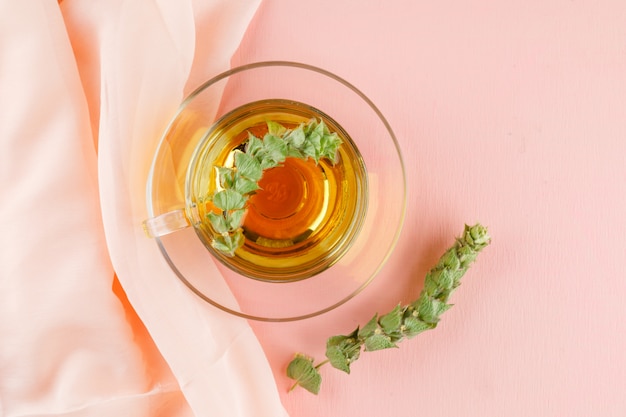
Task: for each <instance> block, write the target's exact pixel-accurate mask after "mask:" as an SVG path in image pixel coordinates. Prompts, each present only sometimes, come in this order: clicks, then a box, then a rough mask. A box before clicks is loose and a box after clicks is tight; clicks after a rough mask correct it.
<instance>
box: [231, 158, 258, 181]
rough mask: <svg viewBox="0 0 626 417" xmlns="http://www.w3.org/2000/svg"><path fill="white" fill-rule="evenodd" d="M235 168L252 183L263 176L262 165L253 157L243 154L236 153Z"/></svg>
mask: <svg viewBox="0 0 626 417" xmlns="http://www.w3.org/2000/svg"><path fill="white" fill-rule="evenodd" d="M235 166H236V167H237V172H238V173H239V174H241V176H244V177H246V178H248V179H250V180H252V181H258V180H260V179H261V176H262V175H263V170H262V169H261V164H260V163H259V161H257V160H256V159H254V158H253V157H252V156H250V155H248V154H245V153H243V152H236V153H235Z"/></svg>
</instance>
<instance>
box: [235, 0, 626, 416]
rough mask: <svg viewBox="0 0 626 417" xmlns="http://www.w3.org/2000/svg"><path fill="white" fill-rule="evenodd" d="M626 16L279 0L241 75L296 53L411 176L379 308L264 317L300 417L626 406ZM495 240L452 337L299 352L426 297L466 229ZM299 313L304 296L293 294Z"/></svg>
mask: <svg viewBox="0 0 626 417" xmlns="http://www.w3.org/2000/svg"><path fill="white" fill-rule="evenodd" d="M625 23H626V6H625V3H623V2H622V1H618V0H613V1H604V2H597V1H574V0H571V1H564V0H558V1H550V2H545V1H539V0H531V1H527V2H513V1H501V2H491V1H482V0H479V1H471V2H470V1H457V2H425V1H408V0H406V1H395V2H374V1H342V2H337V1H331V0H322V1H316V2H297V1H287V0H266V1H264V2H263V3H262V4H261V6H260V8H259V10H258V12H257V14H256V16H255V18H254V19H253V21H252V24H251V25H250V27H249V29H248V32H247V35H246V37H245V39H244V41H243V43H242V45H241V47H240V49H239V51H238V53H237V54H236V56H235V59H234V61H233V64H234V65H236V64H240V63H247V62H252V61H259V60H268V59H281V60H295V61H301V62H305V63H309V64H313V65H317V66H321V67H323V68H326V69H328V70H330V71H333V72H335V73H336V74H338V75H340V76H342V77H344V78H346V79H348V80H350V81H351V82H352V83H354V84H355V85H356V86H357V87H359V88H360V89H361V90H362V91H364V92H365V93H366V94H367V95H369V96H370V98H371V99H372V100H373V101H374V102H375V103H376V104H377V105H378V106H379V108H380V109H381V110H382V111H383V113H384V114H385V115H386V116H387V118H388V120H389V122H390V123H391V125H392V126H393V128H394V130H395V132H396V134H397V136H398V139H399V141H400V144H401V146H402V149H403V151H404V157H405V162H406V166H407V181H408V187H409V196H408V217H407V221H406V225H405V229H404V231H403V234H402V236H401V238H400V242H399V245H398V247H397V250H396V251H395V252H394V254H393V255H392V257H391V259H390V261H389V262H388V264H387V265H386V267H385V268H384V269H383V271H382V273H381V274H380V276H379V277H378V278H377V279H376V280H375V281H374V283H373V284H372V285H371V286H370V287H368V288H367V289H366V290H365V292H364V293H362V295H360V296H359V297H357V298H356V299H354V300H352V301H350V302H349V303H347V304H345V305H344V306H342V307H340V308H339V309H337V310H335V311H333V312H330V313H328V314H326V315H323V316H320V317H317V318H314V319H310V320H307V321H304V322H297V323H288V324H267V323H252V324H253V326H254V330H255V332H256V333H257V335H258V337H259V338H260V341H261V343H262V346H263V348H264V350H265V352H266V354H267V355H268V358H269V360H270V364H271V366H272V369H273V371H274V374H275V377H276V380H277V384H278V388H279V390H280V392H281V396H282V401H283V403H284V405H285V407H286V408H287V410H288V411H289V413H290V415H291V416H292V417H312V416H316V417H318V416H327V417H332V416H345V415H362V416H375V415H381V416H392V415H393V416H407V417H408V416H415V415H425V416H426V415H427V416H431V417H435V416H461V415H462V416H483V417H489V416H503V415H506V416H529V415H540V416H564V415H567V416H589V415H603V416H623V415H625V413H626V397H625V396H624V388H625V384H626V382H625V381H626V359H625V355H624V352H625V351H626V337H625V336H624V334H625V330H626V325H625V323H626V320H625V319H626V308H625V307H624V302H623V295H624V292H625V290H626V282H625V281H624V267H623V260H624V259H626V243H625V242H626V240H625V237H626V220H625V218H624V213H625V212H626V196H625V193H624V191H625V188H626V186H625V184H626V164H625V162H626V157H625V155H626V99H625V97H626V24H625ZM477 221H480V222H482V223H483V224H485V225H487V226H488V227H489V229H490V232H491V235H492V236H493V244H492V245H491V246H490V247H489V248H488V249H487V250H486V251H485V253H484V254H482V255H481V256H480V257H479V259H478V262H477V263H476V264H475V265H474V266H473V267H472V269H471V270H470V272H469V274H468V275H467V276H466V278H465V279H464V284H463V285H462V286H461V288H460V289H459V291H458V292H457V293H456V294H455V295H454V297H453V300H452V301H453V303H455V307H454V308H453V309H452V310H450V311H449V312H447V313H446V314H445V315H444V316H443V319H442V322H441V324H440V326H439V327H438V328H437V329H436V330H434V331H432V332H428V333H425V334H423V335H420V336H419V337H418V338H416V339H413V340H411V341H408V342H404V343H403V344H402V346H401V347H400V349H396V350H387V351H380V352H373V353H366V354H363V355H362V356H361V359H359V361H358V362H356V363H355V364H354V365H353V367H352V374H351V375H345V374H343V373H341V372H339V371H336V370H334V369H332V368H329V367H325V368H322V374H323V378H324V382H323V384H322V390H321V393H320V395H319V396H317V397H315V396H313V395H311V394H309V393H307V392H305V391H303V390H299V391H294V392H292V393H290V394H287V389H288V387H289V385H290V382H289V380H288V379H287V378H286V377H284V372H285V367H286V365H287V363H288V361H289V360H290V359H291V356H292V354H293V353H294V352H296V351H303V352H306V353H308V354H311V355H313V356H316V357H317V358H322V357H323V352H324V345H325V341H326V338H327V337H329V336H331V335H334V334H338V333H346V332H349V331H351V330H352V329H353V328H354V327H356V325H357V324H363V323H364V322H365V321H367V319H369V318H370V317H371V315H372V314H373V313H374V312H376V311H378V312H381V313H384V312H386V311H388V310H390V309H391V308H392V307H393V306H394V305H395V304H397V303H398V302H408V301H411V300H412V299H414V298H415V297H416V296H417V295H418V293H419V290H420V289H421V286H422V284H423V277H424V274H425V273H426V271H427V270H428V269H429V268H430V267H431V266H432V265H433V264H434V262H435V261H436V260H437V258H438V257H439V255H440V254H441V253H442V252H443V251H444V250H445V249H446V248H447V247H448V246H449V245H450V244H451V243H452V239H453V237H454V236H456V235H458V234H459V233H460V232H461V230H462V227H463V224H464V223H474V222H477ZM286 302H288V301H286Z"/></svg>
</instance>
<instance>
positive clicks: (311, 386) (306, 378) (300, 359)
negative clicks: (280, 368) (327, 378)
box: [287, 355, 322, 394]
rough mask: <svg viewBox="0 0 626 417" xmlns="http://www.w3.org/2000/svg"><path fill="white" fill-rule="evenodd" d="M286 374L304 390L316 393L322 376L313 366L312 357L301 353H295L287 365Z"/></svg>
mask: <svg viewBox="0 0 626 417" xmlns="http://www.w3.org/2000/svg"><path fill="white" fill-rule="evenodd" d="M287 376H288V377H289V378H291V379H293V380H295V381H296V384H297V385H299V386H301V387H302V388H304V389H305V390H307V391H309V392H311V393H313V394H318V393H319V391H320V385H321V383H322V377H321V375H320V374H319V372H318V370H317V369H316V368H315V366H313V359H312V358H308V357H305V356H302V355H296V357H295V358H293V360H292V361H291V362H290V363H289V365H288V366H287Z"/></svg>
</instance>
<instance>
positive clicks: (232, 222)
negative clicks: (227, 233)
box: [225, 209, 246, 230]
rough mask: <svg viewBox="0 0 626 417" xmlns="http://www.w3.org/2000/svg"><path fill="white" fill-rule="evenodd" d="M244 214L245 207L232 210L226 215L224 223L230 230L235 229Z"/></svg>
mask: <svg viewBox="0 0 626 417" xmlns="http://www.w3.org/2000/svg"><path fill="white" fill-rule="evenodd" d="M244 214H246V210H245V209H239V210H233V211H230V212H228V214H227V215H226V219H225V221H226V223H227V224H228V227H229V228H230V230H236V229H238V228H239V227H240V226H241V220H242V219H243V216H244Z"/></svg>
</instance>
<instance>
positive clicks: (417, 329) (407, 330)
mask: <svg viewBox="0 0 626 417" xmlns="http://www.w3.org/2000/svg"><path fill="white" fill-rule="evenodd" d="M432 328H433V325H432V324H429V323H424V322H423V321H421V320H419V319H418V318H416V317H412V316H409V317H407V318H405V319H404V322H403V323H402V333H403V334H404V336H406V337H408V338H409V339H410V338H412V337H414V336H417V335H418V334H420V333H422V332H424V331H426V330H430V329H432Z"/></svg>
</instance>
